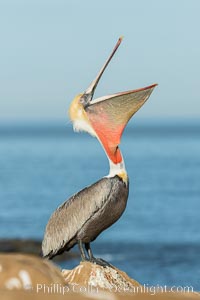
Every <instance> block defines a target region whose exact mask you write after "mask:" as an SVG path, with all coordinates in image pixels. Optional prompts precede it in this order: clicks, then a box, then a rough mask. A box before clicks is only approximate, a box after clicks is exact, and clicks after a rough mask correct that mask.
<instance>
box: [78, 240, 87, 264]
mask: <svg viewBox="0 0 200 300" xmlns="http://www.w3.org/2000/svg"><path fill="white" fill-rule="evenodd" d="M78 247H79V250H80V253H81V259H82V261H88V258H87V257H86V254H85V250H84V248H83V243H82V241H81V240H78Z"/></svg>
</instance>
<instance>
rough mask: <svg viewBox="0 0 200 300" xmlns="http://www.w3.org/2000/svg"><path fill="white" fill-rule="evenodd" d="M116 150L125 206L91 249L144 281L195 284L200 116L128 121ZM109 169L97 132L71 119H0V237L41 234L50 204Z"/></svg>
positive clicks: (199, 247) (199, 255)
mask: <svg viewBox="0 0 200 300" xmlns="http://www.w3.org/2000/svg"><path fill="white" fill-rule="evenodd" d="M121 150H122V152H123V156H124V159H125V162H126V168H127V171H128V174H129V178H130V195H129V200H128V206H127V209H126V212H125V213H124V215H123V216H122V217H121V219H120V220H119V221H118V222H117V223H116V224H114V225H113V226H112V227H111V228H109V229H108V230H106V231H105V232H103V233H102V234H101V236H99V237H98V238H97V240H96V241H95V242H94V243H93V250H94V253H95V254H96V255H97V256H101V257H102V258H104V259H106V260H108V261H109V262H111V263H112V264H114V265H116V266H117V267H119V268H121V269H123V270H124V271H126V272H127V273H128V274H129V275H130V276H132V277H134V278H135V279H137V280H138V281H140V282H142V283H145V284H160V285H165V284H166V285H192V286H193V287H194V288H195V289H198V290H200V230H199V228H200V226H199V225H200V217H199V214H200V213H199V212H200V122H198V121H196V122H194V121H190V122H189V121H188V122H186V121H185V122H179V123H178V124H176V123H175V122H174V123H171V122H165V123H164V122H156V123H155V122H154V123H152V122H145V123H143V122H141V121H140V122H139V124H135V125H134V123H133V125H132V124H130V126H129V127H128V128H127V130H126V131H125V133H124V135H123V138H122V143H121ZM107 173H108V162H107V158H106V157H105V154H104V152H103V150H102V148H101V146H100V145H99V144H98V142H97V140H95V139H94V138H92V137H89V136H88V135H86V134H74V133H73V131H72V129H71V126H66V125H65V124H43V125H42V124H32V125H31V124H23V125H16V126H14V125H3V124H1V126H0V238H5V237H6V238H13V237H17V238H33V239H34V238H35V239H42V237H43V232H44V228H45V225H46V223H47V221H48V218H49V216H50V214H51V213H52V212H53V210H55V209H56V207H57V206H58V205H60V204H61V203H62V202H63V201H64V200H65V199H67V198H68V197H69V196H70V195H72V194H73V193H75V192H77V191H78V190H80V189H82V188H83V187H85V186H87V185H90V184H91V183H93V182H95V181H96V180H98V179H99V178H101V177H103V176H104V175H106V174H107ZM74 251H77V249H76V248H75V250H74ZM76 263H77V261H71V262H66V263H65V264H64V266H65V267H66V268H70V267H71V266H74V265H75V264H76Z"/></svg>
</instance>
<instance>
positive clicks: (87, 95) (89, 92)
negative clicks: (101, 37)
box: [81, 36, 123, 106]
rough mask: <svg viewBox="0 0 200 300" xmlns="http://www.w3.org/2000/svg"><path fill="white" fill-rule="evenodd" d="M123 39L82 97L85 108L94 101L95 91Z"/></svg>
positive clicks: (118, 42)
mask: <svg viewBox="0 0 200 300" xmlns="http://www.w3.org/2000/svg"><path fill="white" fill-rule="evenodd" d="M122 39H123V37H122V36H121V37H120V38H119V39H118V41H117V43H116V45H115V47H114V49H113V51H112V53H111V54H110V56H109V57H108V59H107V60H106V62H105V64H104V65H103V67H102V68H101V70H100V71H99V73H98V74H97V76H96V78H95V79H94V80H93V81H92V82H91V83H90V85H89V87H88V88H87V89H86V90H85V92H84V93H83V95H82V97H81V101H82V103H83V105H84V106H87V105H88V104H89V103H90V101H91V100H92V98H93V95H94V92H95V89H96V87H97V85H98V82H99V80H100V78H101V76H102V75H103V73H104V71H105V69H106V67H107V66H108V64H109V62H110V61H111V59H112V57H113V56H114V54H115V52H116V51H117V49H118V47H119V45H120V44H121V41H122Z"/></svg>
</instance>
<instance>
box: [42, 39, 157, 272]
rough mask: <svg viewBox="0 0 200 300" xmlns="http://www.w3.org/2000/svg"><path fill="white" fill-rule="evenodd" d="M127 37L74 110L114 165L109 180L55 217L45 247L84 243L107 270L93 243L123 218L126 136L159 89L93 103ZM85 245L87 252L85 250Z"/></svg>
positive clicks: (88, 255) (59, 249)
mask: <svg viewBox="0 0 200 300" xmlns="http://www.w3.org/2000/svg"><path fill="white" fill-rule="evenodd" d="M121 40H122V38H120V39H119V40H118V42H117V44H116V46H115V47H114V49H113V51H112V53H111V55H110V56H109V58H108V60H107V61H106V63H105V64H104V65H103V67H102V69H101V70H100V72H99V73H98V75H97V77H96V78H95V79H94V80H93V81H92V83H91V84H90V86H89V87H88V88H87V90H86V91H85V92H84V93H82V94H80V95H78V96H76V97H75V99H74V100H73V101H72V103H71V105H70V108H69V116H70V119H71V121H72V122H73V126H74V130H75V131H86V132H88V133H89V134H91V135H93V136H95V137H96V138H97V139H98V140H99V142H100V143H101V145H102V147H103V149H104V151H105V153H106V155H107V158H108V161H109V165H110V171H109V174H108V175H107V176H105V177H104V178H102V179H100V180H99V181H97V182H96V183H94V184H92V185H90V186H89V187H86V188H84V189H83V190H81V191H79V192H78V193H76V194H75V195H73V196H72V197H70V198H69V199H68V200H67V201H65V202H64V203H63V204H62V205H61V206H59V207H58V208H57V209H56V211H55V212H54V213H53V214H52V216H51V217H50V219H49V222H48V223H47V226H46V230H45V235H44V239H43V242H42V252H43V256H44V257H47V258H49V259H50V258H53V257H54V256H56V255H58V254H61V253H63V252H64V251H68V250H70V249H71V248H72V247H73V246H74V245H76V244H78V245H79V249H80V253H81V257H82V260H89V261H91V262H95V263H97V264H100V265H103V266H105V265H107V263H106V262H105V261H103V260H102V259H98V258H95V257H94V256H93V253H92V250H91V247H90V243H91V242H92V241H94V240H95V239H96V237H97V236H98V235H99V234H100V233H101V232H102V231H104V230H105V229H107V228H108V227H110V226H111V225H112V224H113V223H115V222H116V221H117V220H118V219H119V218H120V217H121V215H122V214H123V212H124V210H125V208H126V204H127V199H128V193H129V180H128V175H127V172H126V168H125V164H124V160H123V156H122V153H121V151H120V149H119V144H120V139H121V135H122V133H123V130H124V128H125V126H126V124H127V123H128V121H129V119H130V118H131V117H132V116H133V115H134V113H136V112H137V110H138V109H139V108H140V107H141V106H142V105H143V104H144V103H145V101H146V100H147V99H148V98H149V96H150V94H151V93H152V91H153V89H154V87H155V86H156V84H154V85H151V86H148V87H145V88H141V89H138V90H131V91H127V92H121V93H116V94H113V95H108V96H104V97H101V98H98V99H96V100H92V99H93V95H94V91H95V88H96V86H97V84H98V82H99V80H100V78H101V76H102V74H103V72H104V70H105V69H106V67H107V65H108V64H109V62H110V60H111V59H112V57H113V55H114V54H115V52H116V50H117V49H118V47H119V45H120V43H121ZM84 246H85V249H84Z"/></svg>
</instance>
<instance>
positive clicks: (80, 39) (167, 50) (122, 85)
mask: <svg viewBox="0 0 200 300" xmlns="http://www.w3.org/2000/svg"><path fill="white" fill-rule="evenodd" d="M199 12H200V1H199V0H187V1H186V0H167V1H161V0H137V1H135V0H123V1H116V0H101V1H95V0H84V1H81V0H1V2H0V37H1V39H0V53H1V55H0V120H1V121H2V120H7V121H9V120H27V119H28V120H38V119H39V120H47V119H55V120H64V119H65V118H66V110H67V107H68V105H69V103H70V101H71V100H72V99H73V97H74V96H75V95H76V94H78V93H80V92H82V91H83V90H84V89H86V88H87V86H88V84H89V83H90V82H91V81H92V80H93V78H94V76H95V75H96V73H97V72H98V71H99V68H100V67H101V66H102V64H103V63H104V61H105V59H106V58H107V56H108V55H109V54H110V51H111V50H112V48H113V46H114V45H115V43H116V41H117V39H118V37H119V36H120V35H123V36H124V40H123V43H122V44H121V46H120V48H119V50H118V52H117V54H116V56H115V57H114V59H113V61H112V62H111V64H110V65H109V67H108V69H107V70H106V72H105V74H104V76H103V78H102V80H101V82H100V84H99V86H98V89H97V93H96V95H97V96H103V95H106V94H109V93H113V92H118V91H125V90H129V89H134V88H139V87H143V86H146V85H150V84H152V83H155V82H157V83H158V84H159V86H158V87H157V89H156V90H155V92H154V93H153V94H152V96H151V98H150V99H149V101H148V103H146V104H145V106H144V107H143V108H142V110H141V111H140V112H139V113H138V117H139V118H140V117H141V118H148V117H153V118H158V117H164V118H165V117H166V118H168V117H199V116H200V95H199V88H200V33H199V30H200V17H199Z"/></svg>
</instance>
